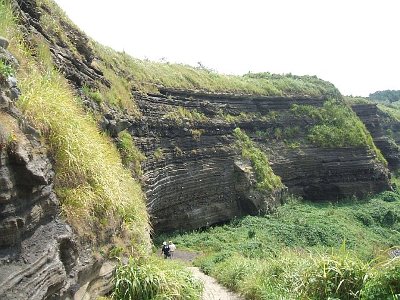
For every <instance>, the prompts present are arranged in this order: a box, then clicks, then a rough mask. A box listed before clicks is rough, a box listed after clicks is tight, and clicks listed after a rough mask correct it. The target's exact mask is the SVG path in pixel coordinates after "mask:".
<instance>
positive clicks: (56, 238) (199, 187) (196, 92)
mask: <svg viewBox="0 0 400 300" xmlns="http://www.w3.org/2000/svg"><path fill="white" fill-rule="evenodd" d="M0 4H1V2H0ZM1 8H2V9H3V10H4V11H5V12H8V13H10V12H11V11H12V12H13V15H14V16H16V17H17V22H18V23H15V20H14V17H12V16H10V14H9V15H7V14H4V16H5V17H4V18H2V20H1V22H2V23H1V22H0V25H1V26H2V27H0V28H1V29H2V30H4V31H5V32H6V31H7V32H8V30H11V31H10V32H8V34H9V37H13V39H12V40H11V44H10V48H9V51H10V52H8V51H6V50H4V51H3V50H2V53H3V54H2V56H1V61H3V63H5V65H7V66H11V67H12V69H13V70H14V72H15V74H6V75H7V76H4V78H5V81H4V82H2V85H1V93H2V96H1V97H0V98H1V99H0V100H1V101H0V103H1V105H2V111H1V113H0V135H1V136H2V144H1V145H2V146H1V148H0V154H1V160H0V183H1V186H0V233H1V235H0V236H1V237H0V286H1V288H0V296H1V298H5V299H14V298H30V299H47V298H49V299H51V298H52V297H53V298H67V297H77V298H79V299H80V298H82V297H88V298H90V297H92V298H94V297H96V296H97V295H98V294H104V293H105V292H107V291H109V290H110V288H111V286H110V276H111V273H112V270H113V264H112V263H111V262H110V261H109V254H110V253H121V252H124V251H125V253H126V254H131V255H140V251H147V250H148V246H149V229H148V225H147V221H148V219H147V212H146V209H145V206H144V203H143V200H145V201H146V205H147V210H148V213H149V215H150V217H151V223H152V227H153V229H154V230H155V231H156V232H162V231H172V230H177V229H179V230H188V229H195V228H201V227H206V226H210V225H213V224H218V223H222V222H226V221H229V220H231V219H233V218H235V217H238V216H242V215H246V214H259V213H265V212H270V211H272V210H274V208H275V207H276V206H277V205H279V204H280V203H282V201H284V196H285V195H286V194H287V193H293V194H296V195H299V196H302V197H304V198H306V199H311V200H315V201H323V200H335V201H339V200H340V199H343V198H347V197H352V196H353V195H355V196H363V195H366V194H368V193H376V192H379V191H382V190H385V189H388V188H390V186H389V172H388V169H387V168H386V167H385V161H384V158H383V157H382V156H381V155H380V152H379V151H378V150H377V149H376V147H375V144H374V143H373V142H372V139H371V137H370V134H369V132H367V131H366V129H365V127H363V125H362V123H361V121H360V120H359V119H358V118H357V117H356V116H355V114H354V113H353V112H352V111H351V110H350V109H349V108H348V107H347V106H346V104H345V103H344V102H343V100H342V97H341V95H340V93H339V92H338V91H337V89H336V88H335V87H334V86H333V85H332V84H330V83H328V82H325V81H322V80H320V79H318V78H316V77H314V76H293V75H287V76H284V75H274V74H269V73H261V74H247V75H245V76H225V75H220V74H216V73H214V72H212V71H210V70H206V69H204V68H192V67H188V66H183V65H173V64H159V63H151V62H146V61H139V60H135V59H133V58H130V57H129V56H127V55H126V54H125V53H116V52H114V51H112V50H111V49H107V48H105V47H102V46H101V45H98V44H97V43H95V42H94V41H91V40H90V39H89V38H88V37H86V36H85V35H84V34H83V33H82V32H81V31H80V30H79V29H77V28H76V27H75V26H74V25H73V24H72V23H71V22H70V21H69V20H68V19H67V18H66V17H65V16H64V15H63V14H62V12H60V11H59V9H58V8H57V7H56V6H55V5H54V3H52V2H51V1H48V0H41V1H39V0H38V1H35V0H25V1H7V4H6V5H3V6H1ZM11 8H12V10H11ZM7 22H9V23H7ZM5 28H6V29H7V30H5ZM20 45H24V48H23V49H20V48H19V47H20ZM25 47H26V48H25ZM26 49H29V51H25V50H26ZM13 55H14V56H15V57H16V58H17V60H18V61H19V62H20V64H21V65H20V67H18V66H17V65H14V61H16V60H15V58H13ZM60 74H61V75H62V76H60ZM14 76H15V77H17V79H19V80H20V82H19V83H18V84H17V82H16V79H15V78H14ZM31 79H32V80H31ZM33 79H35V80H33ZM67 83H68V84H67ZM18 88H21V90H19V89H18ZM20 93H21V95H19V94H20ZM18 97H19V100H17V98H18ZM362 115H363V113H361V114H360V116H361V117H362ZM364 115H368V116H369V117H367V118H370V117H371V116H372V115H373V114H369V113H367V112H365V111H364ZM368 122H369V121H368ZM368 122H366V123H368ZM373 122H375V121H374V120H372V123H373ZM369 123H371V122H369ZM372 123H371V124H372ZM368 128H369V129H370V130H371V133H372V135H373V137H374V139H375V141H376V144H377V145H378V147H379V145H380V144H379V143H378V142H379V138H375V136H376V135H375V132H374V130H373V129H371V128H370V127H368ZM99 129H101V131H102V132H103V133H102V134H100V133H99V132H98V131H99ZM112 143H114V145H113V144H112ZM116 148H118V149H119V153H118V152H117V150H116ZM383 148H384V147H381V149H383ZM382 151H383V154H384V155H385V157H386V158H387V159H388V160H389V164H392V160H391V158H390V157H391V156H390V155H388V154H387V153H389V152H390V151H389V152H387V151H384V150H382ZM122 163H123V164H124V165H125V168H123V167H122ZM127 169H129V171H130V172H128V171H127ZM139 183H140V184H141V186H139ZM141 189H142V190H143V192H144V193H142V191H141ZM144 194H145V197H144V196H143V195H144ZM133 246H135V247H137V248H135V249H134V251H133V253H129V249H130V248H133ZM32 274H40V276H32Z"/></svg>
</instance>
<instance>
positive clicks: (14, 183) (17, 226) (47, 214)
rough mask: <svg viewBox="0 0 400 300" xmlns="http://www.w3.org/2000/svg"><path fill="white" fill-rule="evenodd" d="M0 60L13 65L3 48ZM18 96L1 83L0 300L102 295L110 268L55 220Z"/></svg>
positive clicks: (46, 174)
mask: <svg viewBox="0 0 400 300" xmlns="http://www.w3.org/2000/svg"><path fill="white" fill-rule="evenodd" d="M0 59H1V60H2V61H5V62H6V63H7V64H11V63H13V62H14V63H15V61H14V60H15V59H14V58H12V56H11V54H10V53H8V52H7V51H6V50H5V49H4V48H3V49H2V50H1V52H0ZM13 66H14V67H15V66H16V64H14V65H13ZM18 95H19V90H18V88H17V81H16V79H15V78H13V77H10V76H8V77H7V78H2V80H0V299H5V300H7V299H72V298H74V297H75V298H74V299H94V298H96V297H97V296H98V295H104V294H105V293H107V292H109V291H110V290H111V288H112V282H111V277H112V274H113V270H114V268H115V264H114V263H112V262H109V261H106V260H105V259H104V258H102V257H94V256H93V252H92V249H91V247H89V246H87V245H84V244H81V243H80V241H79V238H78V237H77V236H75V234H74V233H73V231H72V230H71V228H70V227H69V226H68V225H67V224H66V223H65V221H63V220H61V219H60V217H59V216H60V213H61V211H60V205H59V202H58V199H57V197H56V195H55V193H54V189H53V177H54V172H53V168H52V164H51V161H50V159H49V158H48V156H47V150H46V148H45V147H44V146H43V145H42V144H41V142H40V136H39V133H38V132H37V131H36V130H35V129H34V128H33V127H32V126H30V125H29V123H28V122H26V120H24V118H23V117H22V115H21V114H20V113H19V111H18V110H17V109H16V108H15V106H14V101H15V99H16V98H17V97H18Z"/></svg>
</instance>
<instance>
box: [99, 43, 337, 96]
mask: <svg viewBox="0 0 400 300" xmlns="http://www.w3.org/2000/svg"><path fill="white" fill-rule="evenodd" d="M94 48H95V51H96V54H97V55H98V56H99V57H101V58H102V60H103V61H104V64H105V66H106V67H108V68H112V69H114V70H118V71H119V72H120V73H123V74H125V76H126V77H132V78H135V84H136V86H137V88H138V89H139V90H142V91H151V92H154V91H157V86H163V87H169V88H175V89H187V90H201V91H206V92H219V93H237V94H253V95H266V96H310V97H327V96H332V97H341V96H340V93H339V92H338V90H337V89H336V88H335V87H334V86H333V85H332V84H331V83H328V82H326V81H323V80H321V79H318V78H317V77H315V76H294V75H291V74H287V75H272V74H269V73H260V74H246V75H244V76H233V75H224V74H218V73H215V72H213V71H210V70H207V69H205V68H202V67H198V68H195V67H191V66H188V65H183V64H172V63H161V62H151V61H148V60H139V59H135V58H132V57H130V56H129V55H128V54H126V53H125V52H115V51H114V50H112V49H111V48H107V47H104V46H102V45H100V44H98V43H94Z"/></svg>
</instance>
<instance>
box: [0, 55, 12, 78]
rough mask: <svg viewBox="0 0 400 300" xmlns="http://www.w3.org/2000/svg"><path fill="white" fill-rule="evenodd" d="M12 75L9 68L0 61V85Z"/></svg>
mask: <svg viewBox="0 0 400 300" xmlns="http://www.w3.org/2000/svg"><path fill="white" fill-rule="evenodd" d="M13 74H14V70H13V69H12V67H11V66H9V65H7V64H6V63H5V62H3V61H2V60H0V83H1V82H4V81H5V80H7V78H8V77H9V76H11V75H13Z"/></svg>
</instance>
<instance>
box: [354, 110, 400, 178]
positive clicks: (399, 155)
mask: <svg viewBox="0 0 400 300" xmlns="http://www.w3.org/2000/svg"><path fill="white" fill-rule="evenodd" d="M352 109H353V110H354V111H355V112H356V113H357V115H358V117H359V118H360V119H361V120H362V121H363V122H364V123H365V125H366V126H367V128H368V131H369V132H370V133H371V135H372V137H373V139H374V143H375V145H376V146H377V147H378V148H379V149H380V150H381V151H382V154H383V155H384V156H385V158H386V160H387V161H388V166H389V168H390V169H391V170H393V171H395V170H397V169H399V167H400V148H399V146H398V145H399V143H400V136H399V134H398V132H399V129H400V123H399V121H398V120H397V119H396V118H395V117H393V116H391V114H390V113H388V112H385V111H384V110H383V109H385V106H382V107H381V109H380V108H378V105H377V104H375V103H364V104H353V105H352Z"/></svg>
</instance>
